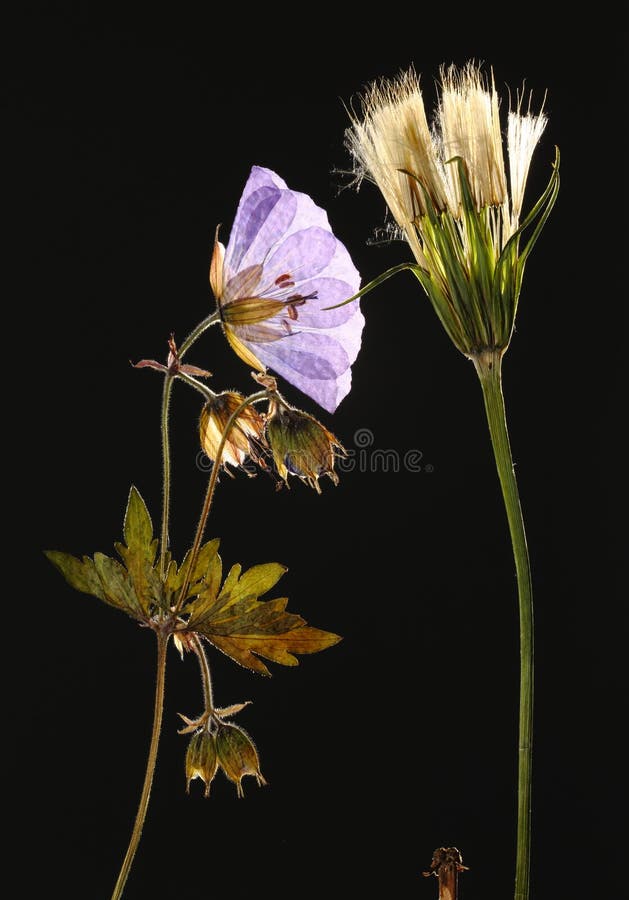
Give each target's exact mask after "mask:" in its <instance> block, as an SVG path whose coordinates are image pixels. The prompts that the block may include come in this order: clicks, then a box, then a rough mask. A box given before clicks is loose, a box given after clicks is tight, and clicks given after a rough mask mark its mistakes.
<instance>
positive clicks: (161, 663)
mask: <svg viewBox="0 0 629 900" xmlns="http://www.w3.org/2000/svg"><path fill="white" fill-rule="evenodd" d="M156 634H157V673H156V680H155V708H154V712H153V731H152V733H151V744H150V747H149V755H148V761H147V764H146V773H145V775H144V785H143V787H142V794H141V796H140V803H139V805H138V811H137V814H136V817H135V824H134V826H133V832H132V833H131V840H130V841H129V846H128V847H127V852H126V854H125V858H124V860H123V861H122V866H121V868H120V874H119V875H118V880H117V881H116V886H115V888H114V892H113V894H112V895H111V900H119V898H120V897H122V892H123V891H124V887H125V884H126V883H127V878H128V877H129V871H130V869H131V865H132V863H133V860H134V858H135V854H136V851H137V849H138V844H139V843H140V838H141V836H142V828H143V826H144V820H145V819H146V812H147V810H148V805H149V798H150V796H151V787H152V785H153V775H154V773H155V764H156V762H157V747H158V744H159V736H160V732H161V729H162V713H163V710H164V685H165V682H166V648H167V646H168V637H169V635H168V633H167V632H166V631H165V630H159V631H157V632H156Z"/></svg>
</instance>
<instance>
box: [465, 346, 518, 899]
mask: <svg viewBox="0 0 629 900" xmlns="http://www.w3.org/2000/svg"><path fill="white" fill-rule="evenodd" d="M501 362H502V353H501V352H500V351H486V352H485V353H483V354H480V355H479V356H477V357H476V358H474V364H475V366H476V371H477V372H478V376H479V378H480V383H481V387H482V389H483V398H484V400H485V411H486V413H487V422H488V424H489V433H490V435H491V442H492V445H493V448H494V456H495V459H496V468H497V470H498V477H499V479H500V486H501V488H502V496H503V499H504V504H505V509H506V512H507V519H508V522H509V531H510V534H511V544H512V546H513V556H514V559H515V570H516V575H517V581H518V600H519V610H520V719H519V739H518V829H517V849H516V869H515V900H528V897H529V880H530V868H531V776H532V763H533V590H532V583H531V568H530V563H529V553H528V547H527V543H526V533H525V530H524V519H523V517H522V509H521V507H520V497H519V493H518V485H517V481H516V477H515V472H514V469H513V457H512V456H511V446H510V444H509V432H508V430H507V417H506V411H505V404H504V397H503V394H502V374H501Z"/></svg>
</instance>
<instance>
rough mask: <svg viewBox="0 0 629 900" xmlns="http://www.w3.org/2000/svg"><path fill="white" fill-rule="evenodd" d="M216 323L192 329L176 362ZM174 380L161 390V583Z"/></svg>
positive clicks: (169, 377)
mask: <svg viewBox="0 0 629 900" xmlns="http://www.w3.org/2000/svg"><path fill="white" fill-rule="evenodd" d="M218 321H220V318H219V314H218V312H216V311H215V312H213V313H211V314H210V315H209V316H206V318H205V319H203V320H202V321H201V322H199V324H198V325H197V327H196V328H194V329H193V330H192V331H191V332H190V334H189V335H188V337H187V338H186V339H185V341H184V342H183V344H182V345H181V347H180V348H179V351H178V360H181V359H182V358H183V356H184V354H185V353H186V351H187V350H189V349H190V347H192V345H193V344H194V342H195V341H196V340H197V338H199V337H200V336H201V335H202V334H203V332H204V331H207V329H208V328H209V327H210V326H211V325H215V324H216V323H217V322H218ZM174 380H175V376H174V375H173V374H171V373H170V372H167V373H166V375H165V376H164V387H163V390H162V411H161V418H160V422H161V435H162V490H163V502H162V531H161V541H160V545H159V548H160V549H159V574H160V578H161V579H162V581H163V580H164V577H165V574H166V572H165V569H166V552H167V550H168V543H169V539H168V524H169V519H170V479H171V465H170V437H169V433H168V416H169V411H170V395H171V392H172V389H173V381H174Z"/></svg>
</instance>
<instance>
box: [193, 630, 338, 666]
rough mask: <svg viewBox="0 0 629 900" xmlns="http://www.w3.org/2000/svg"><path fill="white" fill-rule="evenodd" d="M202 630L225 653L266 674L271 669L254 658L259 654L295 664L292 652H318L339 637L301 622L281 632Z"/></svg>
mask: <svg viewBox="0 0 629 900" xmlns="http://www.w3.org/2000/svg"><path fill="white" fill-rule="evenodd" d="M203 634H204V636H205V637H206V638H207V640H208V641H210V643H211V644H214V646H215V647H218V649H219V650H222V651H223V653H226V654H227V656H229V657H231V658H232V659H233V660H235V661H236V662H237V663H240V665H242V666H245V667H246V668H247V669H253V670H254V671H255V672H259V673H260V674H261V675H270V674H271V673H270V672H269V670H268V669H267V667H266V666H265V664H264V663H263V662H262V660H261V659H258V657H259V656H263V657H264V658H265V659H270V660H272V661H273V662H276V663H280V664H281V665H283V666H296V665H299V660H298V659H296V657H295V656H294V655H293V654H295V653H300V654H301V653H318V652H319V650H325V649H326V648H327V647H332V646H333V645H334V644H337V643H338V642H339V641H340V640H342V638H341V637H340V636H339V635H338V634H332V632H331V631H322V630H321V629H319V628H311V627H310V626H309V625H301V626H300V627H299V628H293V629H292V630H290V631H287V632H286V633H285V634H275V635H262V634H239V635H233V634H232V635H229V636H226V635H216V634H207V633H206V631H205V630H204V631H203Z"/></svg>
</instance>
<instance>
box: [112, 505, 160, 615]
mask: <svg viewBox="0 0 629 900" xmlns="http://www.w3.org/2000/svg"><path fill="white" fill-rule="evenodd" d="M123 533H124V539H125V542H126V546H125V545H124V544H116V545H115V547H116V550H117V551H118V553H119V554H120V557H121V559H122V561H123V562H124V564H125V566H126V568H127V571H128V572H129V575H130V576H131V581H132V582H133V586H134V588H135V594H136V597H137V600H138V603H139V606H140V609H141V610H142V612H144V613H145V614H146V615H148V613H149V611H150V608H151V606H152V604H154V603H157V604H158V605H160V606H164V605H165V599H164V591H163V589H162V585H161V582H160V580H159V576H158V574H157V572H156V571H155V570H154V569H153V563H154V562H155V555H156V553H157V541H156V540H155V541H154V540H153V524H152V522H151V517H150V515H149V512H148V510H147V508H146V504H145V503H144V500H143V499H142V497H141V496H140V493H139V492H138V490H137V488H135V487H132V488H131V490H130V491H129V500H128V502H127V509H126V512H125V517H124V528H123Z"/></svg>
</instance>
